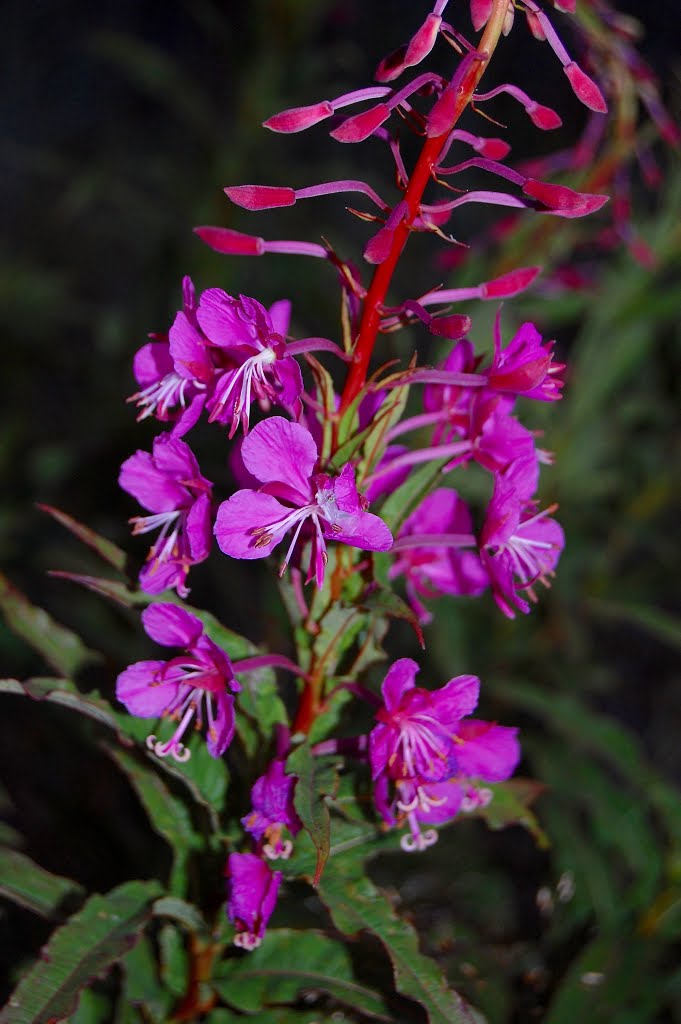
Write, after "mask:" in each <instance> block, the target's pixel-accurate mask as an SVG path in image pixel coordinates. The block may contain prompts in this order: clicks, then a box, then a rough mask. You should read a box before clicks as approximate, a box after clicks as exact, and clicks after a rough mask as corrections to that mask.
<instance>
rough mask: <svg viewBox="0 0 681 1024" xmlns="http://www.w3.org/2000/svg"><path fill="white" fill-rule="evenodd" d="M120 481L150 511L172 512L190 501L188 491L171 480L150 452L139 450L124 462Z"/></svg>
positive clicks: (119, 477)
mask: <svg viewBox="0 0 681 1024" xmlns="http://www.w3.org/2000/svg"><path fill="white" fill-rule="evenodd" d="M118 483H119V485H120V486H121V487H122V489H123V490H124V491H127V493H128V494H131V495H132V496H133V498H135V499H136V500H137V501H138V502H139V503H140V505H141V506H142V508H145V509H146V510H147V511H148V512H172V511H173V510H174V509H178V508H182V507H183V506H184V505H186V504H187V491H186V489H185V488H184V487H182V486H181V485H180V484H178V483H177V482H176V481H175V480H169V479H168V477H167V475H166V474H165V473H164V472H161V470H159V468H158V467H157V466H156V465H155V460H154V459H152V457H151V455H150V454H149V452H143V451H136V452H135V454H134V455H131V456H130V458H129V459H126V460H125V462H124V463H123V465H122V466H121V471H120V473H119V476H118Z"/></svg>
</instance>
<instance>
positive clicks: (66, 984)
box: [0, 881, 161, 1024]
mask: <svg viewBox="0 0 681 1024" xmlns="http://www.w3.org/2000/svg"><path fill="white" fill-rule="evenodd" d="M160 892H161V886H160V885H159V883H158V882H156V881H150V882H126V883H124V884H123V885H120V886H118V888H116V889H113V890H112V891H111V892H110V893H108V894H107V895H106V896H92V897H91V898H90V899H89V900H88V901H87V903H86V904H85V906H84V907H83V909H82V910H80V911H79V912H78V913H77V914H76V915H74V917H72V918H70V919H69V920H68V921H67V922H66V924H65V925H63V926H62V927H61V928H59V929H57V931H56V932H55V933H54V934H53V936H52V938H51V939H50V941H49V943H48V944H47V946H46V947H45V949H44V951H43V954H42V956H41V957H40V959H39V960H38V961H37V962H36V963H35V964H34V965H33V967H32V968H31V969H30V970H29V971H28V973H27V974H25V975H24V977H23V978H22V980H21V981H20V982H19V985H18V986H17V988H16V989H15V990H14V992H13V993H12V995H11V996H10V998H9V1000H8V1002H7V1005H6V1006H5V1008H4V1009H3V1010H2V1012H1V1013H0V1024H49V1022H51V1021H58V1020H64V1019H68V1018H69V1016H70V1015H71V1014H72V1013H73V1012H74V1011H75V1009H76V1006H77V1005H78V998H79V994H80V992H81V990H82V989H83V988H84V987H85V986H86V985H88V984H89V983H90V981H92V979H94V978H96V977H98V976H99V975H101V974H102V973H103V972H104V971H106V970H108V968H109V967H110V966H111V965H112V964H113V963H115V962H116V961H117V960H119V959H120V957H121V956H123V954H124V953H126V952H127V951H128V950H129V949H130V946H131V945H132V943H133V942H135V940H136V939H137V937H138V936H139V935H140V934H141V933H142V931H143V929H144V927H145V926H146V924H147V922H148V920H149V919H150V917H151V912H152V904H153V902H154V900H155V899H156V898H157V897H158V896H159V895H160Z"/></svg>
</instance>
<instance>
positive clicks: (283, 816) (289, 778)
mask: <svg viewBox="0 0 681 1024" xmlns="http://www.w3.org/2000/svg"><path fill="white" fill-rule="evenodd" d="M297 781H298V779H297V776H295V775H286V773H285V772H284V762H283V761H281V760H279V759H278V758H275V759H274V760H273V761H272V762H271V763H270V765H269V767H268V769H267V771H266V772H265V774H264V775H261V776H260V778H259V779H257V780H256V782H255V784H254V786H253V789H252V790H251V802H252V804H253V807H252V810H251V811H250V813H249V814H247V815H246V816H245V817H244V818H242V819H241V824H242V825H243V826H244V828H245V829H246V831H247V832H250V833H251V835H252V836H253V838H254V839H256V840H258V841H261V840H263V839H264V840H265V842H264V844H263V847H262V852H263V853H264V855H265V856H266V857H267V858H268V859H269V860H276V859H277V858H278V857H281V858H282V860H288V858H289V857H290V856H291V853H292V851H293V843H292V842H291V840H290V839H287V838H282V833H283V830H284V829H288V831H289V832H290V833H291V835H292V836H295V835H297V833H298V832H300V829H301V828H302V825H301V822H300V818H299V817H298V815H297V814H296V809H295V807H294V806H293V791H294V789H295V787H296V782H297Z"/></svg>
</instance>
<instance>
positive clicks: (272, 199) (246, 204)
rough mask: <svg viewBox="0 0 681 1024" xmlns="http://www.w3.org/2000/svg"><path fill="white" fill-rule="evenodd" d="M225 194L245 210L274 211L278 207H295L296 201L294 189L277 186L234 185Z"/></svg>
mask: <svg viewBox="0 0 681 1024" xmlns="http://www.w3.org/2000/svg"><path fill="white" fill-rule="evenodd" d="M225 193H226V195H227V196H228V197H229V199H231V200H232V202H233V203H234V204H235V205H236V206H241V207H243V208H244V210H273V209H275V208H276V207H278V206H293V204H294V203H295V201H296V194H295V192H294V191H293V189H292V188H286V187H284V186H281V187H279V186H277V185H233V186H232V187H230V188H226V189H225Z"/></svg>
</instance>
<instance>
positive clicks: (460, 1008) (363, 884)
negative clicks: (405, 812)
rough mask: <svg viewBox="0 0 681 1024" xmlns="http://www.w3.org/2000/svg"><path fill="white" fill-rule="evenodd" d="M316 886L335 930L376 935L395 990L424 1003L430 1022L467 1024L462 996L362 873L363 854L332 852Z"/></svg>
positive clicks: (350, 933)
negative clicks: (448, 983)
mask: <svg viewBox="0 0 681 1024" xmlns="http://www.w3.org/2000/svg"><path fill="white" fill-rule="evenodd" d="M317 891H318V893H319V896H320V898H321V900H322V902H323V903H324V904H325V905H326V906H327V907H328V909H329V911H330V913H331V916H332V918H333V921H334V924H335V925H336V927H337V928H338V929H339V931H341V932H343V933H344V934H345V935H356V934H357V933H358V932H360V931H362V930H364V929H366V930H368V931H370V932H371V933H372V934H373V935H376V936H377V938H378V939H380V941H381V942H382V944H383V945H384V947H385V949H386V951H387V953H388V956H389V957H390V961H391V963H392V967H393V974H394V978H395V987H396V989H397V991H398V992H399V993H401V994H402V995H404V996H408V997H410V998H411V999H415V1000H416V1001H417V1002H418V1003H420V1004H421V1006H423V1008H424V1010H425V1011H426V1014H427V1016H428V1021H429V1024H471V1021H472V1019H473V1018H472V1017H471V1015H470V1013H469V1011H468V1010H467V1008H466V1006H465V1004H464V1003H463V1000H462V999H461V997H460V996H459V995H457V993H456V992H454V991H452V990H451V989H449V988H447V984H446V982H445V980H444V978H443V976H442V974H441V972H440V969H439V968H438V966H437V964H436V963H435V962H434V961H433V960H430V959H429V958H428V957H426V956H424V955H423V954H422V953H421V952H420V951H419V944H418V935H417V933H416V932H415V930H414V928H413V927H412V926H411V925H410V924H408V923H407V922H406V921H404V920H402V919H400V918H399V917H398V916H397V915H396V914H395V912H394V910H393V909H392V907H391V906H390V904H389V902H388V900H387V898H386V896H385V895H384V894H383V893H381V892H380V891H379V890H378V889H377V888H376V887H375V886H374V884H373V883H372V882H371V881H370V880H369V879H368V878H367V877H366V875H365V873H364V870H363V864H362V858H359V859H358V858H355V857H352V858H344V857H334V858H333V859H332V860H331V861H329V864H328V866H327V869H326V871H325V872H324V876H323V879H322V881H321V882H320V884H319V887H318V890H317Z"/></svg>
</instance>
